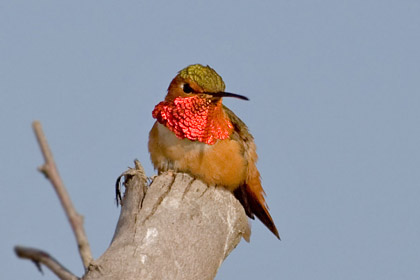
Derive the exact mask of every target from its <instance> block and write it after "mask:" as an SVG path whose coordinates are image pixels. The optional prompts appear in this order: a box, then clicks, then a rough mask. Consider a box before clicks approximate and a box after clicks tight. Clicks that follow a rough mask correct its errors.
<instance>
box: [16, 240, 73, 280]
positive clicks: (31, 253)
mask: <svg viewBox="0 0 420 280" xmlns="http://www.w3.org/2000/svg"><path fill="white" fill-rule="evenodd" d="M15 252H16V255H17V256H18V257H19V258H22V259H29V260H31V261H33V262H34V263H35V265H36V266H37V268H38V269H39V270H40V271H41V272H42V269H41V265H40V264H43V265H45V266H46V267H48V268H49V269H50V270H51V271H52V272H54V273H55V275H57V277H58V278H60V279H63V280H77V279H79V278H78V277H77V276H76V275H74V274H73V273H71V272H70V271H68V270H67V269H66V268H65V267H64V266H62V265H61V264H60V263H59V262H58V261H57V260H55V259H54V258H53V257H51V256H50V255H49V254H48V253H46V252H44V251H41V250H38V249H34V248H28V247H21V246H16V247H15Z"/></svg>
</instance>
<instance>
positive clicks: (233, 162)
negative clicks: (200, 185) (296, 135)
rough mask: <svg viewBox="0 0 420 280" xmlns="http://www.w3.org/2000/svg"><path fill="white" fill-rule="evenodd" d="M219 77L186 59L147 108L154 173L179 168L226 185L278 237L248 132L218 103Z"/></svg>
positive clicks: (220, 93) (221, 90)
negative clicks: (187, 63)
mask: <svg viewBox="0 0 420 280" xmlns="http://www.w3.org/2000/svg"><path fill="white" fill-rule="evenodd" d="M223 97H234V98H239V99H243V100H248V98H247V97H245V96H243V95H239V94H235V93H229V92H225V83H224V82H223V79H222V77H220V76H219V74H217V73H216V71H215V70H213V69H212V68H211V67H210V66H203V65H201V64H194V65H190V66H188V67H186V68H184V69H182V70H181V71H179V73H178V75H177V76H176V77H175V78H174V79H173V80H172V82H171V83H170V85H169V88H168V93H167V95H166V97H165V99H164V101H162V102H160V103H159V104H157V105H156V106H155V108H154V110H153V112H152V115H153V118H155V119H156V122H155V124H154V125H153V127H152V129H151V131H150V134H149V143H148V146H149V152H150V158H151V160H152V163H153V165H154V168H155V169H157V170H158V172H159V173H161V172H164V171H168V170H173V171H176V172H185V173H189V174H191V175H192V176H193V177H195V178H198V179H200V180H201V181H203V182H204V183H206V184H208V185H216V186H223V187H225V188H227V189H228V190H229V191H231V192H232V193H233V194H234V196H235V197H236V198H237V199H238V200H239V202H240V203H241V204H242V206H243V207H244V209H245V213H246V214H247V216H248V217H250V218H251V219H254V216H257V218H258V219H260V221H261V222H262V223H263V224H264V225H265V226H266V227H267V228H268V229H269V230H270V231H271V232H272V233H273V234H274V235H275V236H276V237H277V238H278V239H280V236H279V233H278V231H277V228H276V226H275V224H274V222H273V219H272V218H271V215H270V213H269V211H268V206H267V204H266V202H265V198H264V197H265V192H264V190H263V188H262V186H261V179H260V173H259V171H258V169H257V167H256V161H257V158H258V156H257V153H256V145H255V143H254V138H253V136H252V135H251V134H250V133H249V131H248V128H247V126H246V125H245V123H243V122H242V121H241V119H239V118H238V117H237V116H236V115H235V114H234V113H233V112H232V111H231V110H229V109H228V108H227V107H226V106H224V105H223V104H222V99H223Z"/></svg>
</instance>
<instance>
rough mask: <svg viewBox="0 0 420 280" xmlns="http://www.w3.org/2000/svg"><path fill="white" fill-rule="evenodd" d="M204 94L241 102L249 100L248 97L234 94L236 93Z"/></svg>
mask: <svg viewBox="0 0 420 280" xmlns="http://www.w3.org/2000/svg"><path fill="white" fill-rule="evenodd" d="M206 94H209V95H213V96H214V97H235V98H239V99H242V100H249V98H248V97H246V96H243V95H240V94H236V93H230V92H224V91H222V92H206Z"/></svg>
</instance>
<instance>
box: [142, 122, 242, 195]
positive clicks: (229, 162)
mask: <svg viewBox="0 0 420 280" xmlns="http://www.w3.org/2000/svg"><path fill="white" fill-rule="evenodd" d="M149 151H150V156H151V159H152V162H153V165H154V166H155V168H156V169H158V170H159V172H162V171H166V170H174V171H178V172H186V173H190V174H191V175H193V176H194V177H197V178H199V179H201V180H203V181H204V182H205V183H207V184H211V185H214V184H215V185H223V186H225V187H227V188H228V189H229V190H231V191H233V190H234V189H236V188H237V187H238V186H240V185H241V184H243V183H244V182H245V178H246V169H247V165H248V164H247V161H246V159H245V158H244V156H243V151H242V147H241V145H240V144H239V143H238V142H237V141H234V140H230V139H225V140H218V141H217V142H216V143H215V144H214V145H208V144H205V143H201V142H199V141H191V140H189V139H179V138H177V137H176V136H175V134H174V133H173V132H172V131H170V130H169V129H168V128H166V127H165V126H163V125H161V124H159V123H158V122H156V123H155V125H154V126H153V128H152V130H151V131H150V138H149Z"/></svg>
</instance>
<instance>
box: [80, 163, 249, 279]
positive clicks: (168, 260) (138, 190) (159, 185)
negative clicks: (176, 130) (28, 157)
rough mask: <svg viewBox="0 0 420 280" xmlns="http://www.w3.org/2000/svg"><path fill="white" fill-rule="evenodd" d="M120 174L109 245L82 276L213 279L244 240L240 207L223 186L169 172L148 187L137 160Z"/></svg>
mask: <svg viewBox="0 0 420 280" xmlns="http://www.w3.org/2000/svg"><path fill="white" fill-rule="evenodd" d="M125 178H126V180H125V181H126V183H125V194H124V197H123V200H122V207H121V214H120V218H119V221H118V224H117V228H116V230H115V234H114V238H113V240H112V243H111V245H110V247H109V248H108V250H107V251H106V252H105V253H104V254H103V255H102V256H101V257H100V258H99V259H97V260H96V261H95V262H94V264H92V265H91V266H90V267H89V270H88V272H87V273H86V275H85V276H84V277H83V279H86V280H92V279H171V280H173V279H213V278H214V277H215V275H216V273H217V270H218V268H219V267H220V265H221V264H222V262H223V260H224V259H225V258H226V257H227V256H228V255H229V253H230V252H231V251H232V250H233V249H234V248H235V247H236V246H237V245H238V243H239V242H240V240H241V238H242V237H244V238H246V239H248V238H249V234H250V230H249V225H248V219H247V217H246V215H245V211H244V209H243V207H242V206H241V204H240V203H239V202H238V200H237V199H236V198H235V197H234V196H233V195H232V193H231V192H229V191H228V190H226V189H224V188H222V187H211V186H210V187H209V186H207V185H205V184H204V183H202V182H201V181H199V180H195V179H194V178H192V177H191V176H189V175H187V174H181V173H172V172H166V173H163V174H161V175H160V176H157V177H155V178H154V180H153V183H152V184H151V185H150V186H149V187H147V179H146V176H145V175H144V171H143V168H142V167H141V166H140V164H138V163H136V168H135V169H130V170H129V171H127V172H126V173H125Z"/></svg>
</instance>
